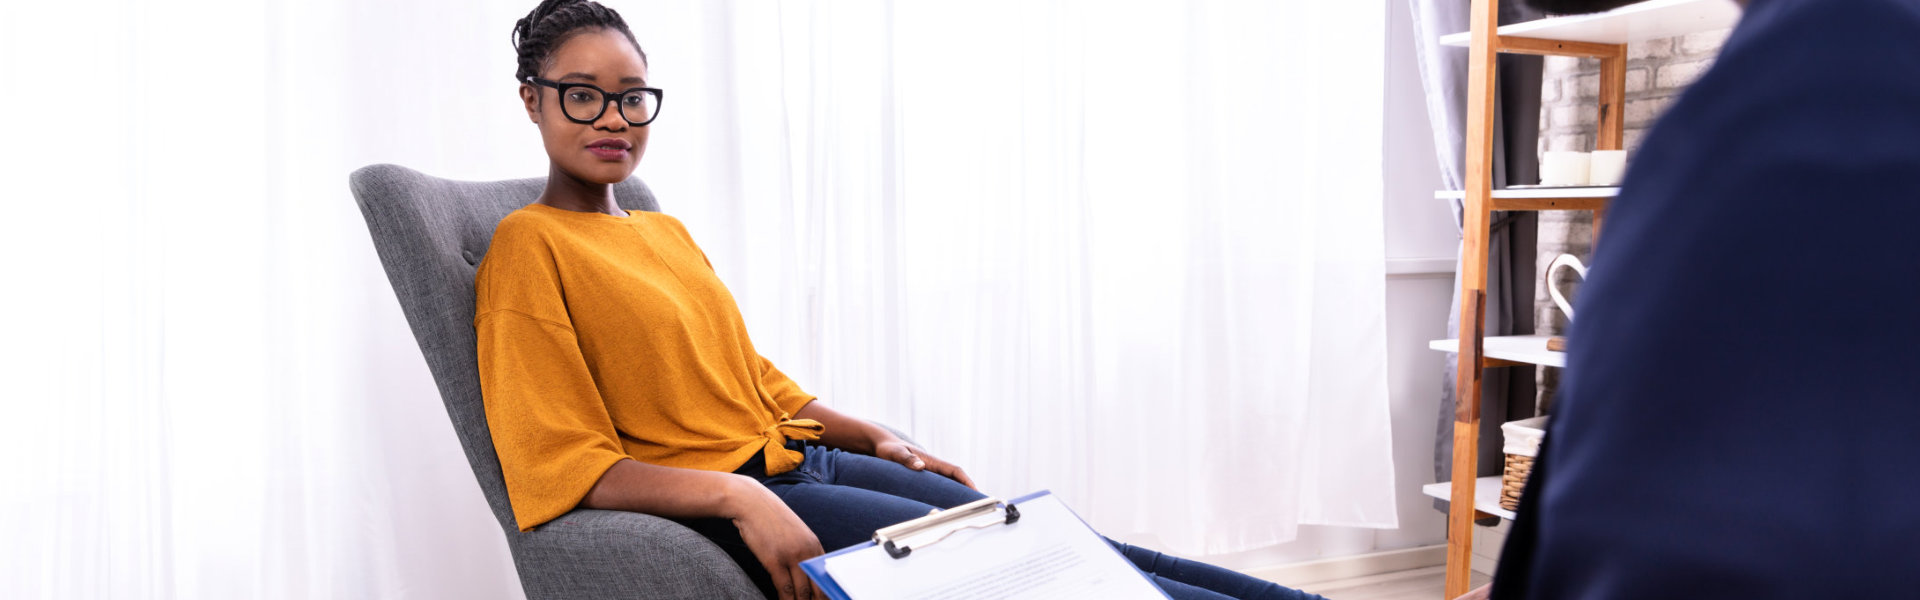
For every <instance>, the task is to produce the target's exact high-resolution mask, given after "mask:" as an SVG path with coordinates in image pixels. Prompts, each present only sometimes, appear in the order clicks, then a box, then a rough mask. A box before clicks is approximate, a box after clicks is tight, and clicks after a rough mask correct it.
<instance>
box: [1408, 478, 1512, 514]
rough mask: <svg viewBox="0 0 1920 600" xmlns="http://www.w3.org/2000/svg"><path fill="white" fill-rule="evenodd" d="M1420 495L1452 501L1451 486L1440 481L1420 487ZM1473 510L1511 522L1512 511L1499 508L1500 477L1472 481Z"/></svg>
mask: <svg viewBox="0 0 1920 600" xmlns="http://www.w3.org/2000/svg"><path fill="white" fill-rule="evenodd" d="M1420 493H1422V494H1426V495H1428V496H1433V497H1435V498H1439V499H1441V500H1446V501H1448V502H1452V501H1453V484H1452V483H1450V482H1446V481H1442V482H1440V483H1429V484H1426V485H1423V486H1420ZM1473 508H1474V510H1478V511H1480V512H1483V513H1487V514H1490V515H1495V516H1498V517H1500V518H1502V519H1506V520H1509V521H1511V520H1513V511H1510V510H1507V509H1504V508H1500V476H1499V475H1490V476H1487V477H1481V478H1479V479H1475V480H1473Z"/></svg>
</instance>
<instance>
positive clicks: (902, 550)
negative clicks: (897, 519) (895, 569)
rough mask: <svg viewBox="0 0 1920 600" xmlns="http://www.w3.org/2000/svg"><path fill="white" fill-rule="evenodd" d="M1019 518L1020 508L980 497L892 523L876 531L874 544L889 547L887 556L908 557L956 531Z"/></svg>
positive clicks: (1010, 523)
mask: <svg viewBox="0 0 1920 600" xmlns="http://www.w3.org/2000/svg"><path fill="white" fill-rule="evenodd" d="M1019 520H1020V509H1019V508H1017V507H1015V506H1014V505H1013V504H1012V503H1008V502H1001V501H1000V500H998V499H995V498H981V499H979V500H975V501H972V502H968V503H966V504H962V505H960V506H955V507H953V508H949V509H947V510H943V511H935V512H934V513H933V514H930V515H927V516H924V517H920V518H918V519H914V520H912V521H907V522H905V523H901V524H899V525H890V526H887V527H883V528H881V529H880V530H879V531H875V532H873V543H875V544H879V545H880V547H882V548H885V549H886V550H887V556H891V557H893V558H895V559H901V558H906V556H907V555H908V554H912V553H913V549H914V548H925V547H927V546H930V545H933V543H934V542H938V541H940V540H943V539H946V538H947V536H949V535H952V534H953V533H954V532H956V531H960V530H963V529H979V528H982V527H988V526H992V525H1012V524H1014V522H1016V521H1019Z"/></svg>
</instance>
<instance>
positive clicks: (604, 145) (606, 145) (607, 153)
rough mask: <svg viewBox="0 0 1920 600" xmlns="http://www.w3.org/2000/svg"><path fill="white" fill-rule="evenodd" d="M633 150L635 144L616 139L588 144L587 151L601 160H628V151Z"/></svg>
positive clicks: (602, 139) (605, 139) (604, 139)
mask: <svg viewBox="0 0 1920 600" xmlns="http://www.w3.org/2000/svg"><path fill="white" fill-rule="evenodd" d="M632 148H633V144H631V143H628V142H627V141H626V140H622V139H616V138H601V139H597V140H594V141H593V142H592V143H589V144H587V151H588V152H592V153H593V155H594V156H596V157H599V158H600V160H626V158H627V151H628V150H630V149H632Z"/></svg>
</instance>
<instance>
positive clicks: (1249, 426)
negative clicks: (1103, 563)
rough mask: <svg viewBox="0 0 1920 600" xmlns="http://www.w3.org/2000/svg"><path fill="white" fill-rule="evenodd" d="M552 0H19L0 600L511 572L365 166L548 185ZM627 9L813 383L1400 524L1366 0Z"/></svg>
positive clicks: (1288, 531)
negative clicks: (540, 5)
mask: <svg viewBox="0 0 1920 600" xmlns="http://www.w3.org/2000/svg"><path fill="white" fill-rule="evenodd" d="M531 4H532V2H531V0H524V1H521V0H516V1H512V2H505V1H500V0H488V1H482V2H464V1H463V2H455V1H452V0H413V1H408V2H390V1H386V0H343V1H340V2H323V3H303V2H292V1H289V0H266V1H255V0H195V1H191V2H178V3H153V2H137V1H133V0H123V1H117V2H116V1H99V2H93V3H87V4H85V5H66V4H60V3H27V4H19V3H14V4H9V5H8V6H7V7H6V8H5V9H0V10H3V11H4V16H5V20H6V22H7V23H8V24H10V25H14V27H11V28H10V29H9V32H8V35H6V36H0V73H5V74H6V76H7V83H6V84H5V86H6V87H5V90H6V93H5V94H0V110H3V111H4V114H7V115H8V118H6V119H0V139H4V140H6V145H5V146H4V150H0V180H4V181H6V182H7V184H8V190H9V193H8V199H9V202H8V203H7V207H6V208H5V210H4V213H0V214H4V215H5V216H4V217H0V225H4V226H3V227H0V261H4V262H3V263H0V265H3V266H4V269H5V270H4V272H5V277H6V278H7V281H8V285H7V286H6V288H5V292H6V293H5V294H4V297H0V308H3V309H4V310H5V313H6V315H7V318H6V319H5V320H4V322H3V323H4V324H0V353H4V355H3V356H0V359H3V360H0V408H4V410H5V414H6V417H5V418H3V419H0V480H3V481H6V482H7V484H6V485H5V486H4V488H3V489H4V491H0V502H3V503H4V504H0V509H4V511H5V514H7V515H8V516H9V517H10V518H12V519H13V522H14V526H13V527H11V528H9V529H8V537H9V539H8V540H7V543H6V544H4V545H0V596H4V597H9V598H13V597H21V598H32V597H60V598H91V597H112V598H142V597H186V598H252V597H273V598H304V597H313V598H333V597H397V596H425V597H513V596H516V595H517V594H518V591H517V582H516V580H515V578H514V575H513V573H512V570H511V567H510V561H509V559H508V557H507V556H506V553H505V544H504V541H503V540H501V539H500V536H499V534H498V533H496V531H497V530H496V529H495V525H494V523H493V521H492V519H491V516H490V515H489V514H488V513H487V512H486V509H485V505H484V501H483V500H482V499H481V497H480V494H479V490H478V487H477V486H476V485H474V483H473V481H472V477H471V475H470V473H469V470H468V467H467V465H466V464H465V460H464V458H463V457H462V455H461V453H460V450H459V447H458V444H457V442H456V441H455V439H454V437H453V436H452V435H451V433H452V432H451V428H450V427H449V426H448V423H447V421H446V416H445V412H444V410H443V409H442V408H441V405H440V401H439V399H438V397H437V395H436V392H435V391H434V388H433V386H432V382H431V380H430V379H429V377H428V375H427V372H426V369H425V365H424V363H423V362H422V361H421V359H420V358H419V354H418V350H417V349H416V348H415V346H414V343H413V340H412V338H411V335H410V334H409V333H408V331H407V328H406V325H405V323H404V321H403V320H402V319H401V317H400V314H399V311H398V307H397V305H396V304H395V302H394V300H393V296H392V294H391V291H390V289H389V288H388V286H387V284H386V280H385V275H384V274H383V273H382V272H381V271H380V270H379V267H378V262H377V260H376V259H375V257H374V255H373V252H372V248H371V245H370V244H369V243H368V239H367V237H366V232H365V229H364V226H363V225H362V223H361V221H360V217H359V214H358V213H357V211H356V210H355V209H354V208H353V206H352V203H351V200H350V197H349V195H348V192H347V190H346V185H345V181H346V174H347V173H348V172H349V171H351V170H352V169H353V168H355V167H358V166H361V165H364V164H368V163H374V162H398V163H402V164H406V165H408V166H412V167H415V168H419V169H422V170H426V171H428V172H431V173H434V174H438V175H443V176H450V177H460V178H467V179H500V178H507V177H522V176H533V175H541V174H544V172H545V162H544V157H543V155H542V154H541V151H540V148H539V144H538V141H537V138H536V137H535V135H534V133H533V130H532V128H531V126H529V125H527V124H526V123H525V122H524V117H523V116H522V115H521V114H520V113H519V111H518V108H517V106H516V101H515V99H514V96H513V86H512V83H511V81H510V76H509V74H510V73H511V71H512V68H513V67H512V64H513V63H512V56H511V49H510V47H509V46H508V44H507V31H508V30H509V29H510V27H511V24H512V23H513V21H514V20H515V19H517V18H519V17H520V16H522V15H524V14H525V12H526V11H527V10H528V9H529V8H530V7H531ZM610 4H611V5H613V6H615V7H616V8H618V9H620V10H621V11H622V12H623V13H624V14H626V15H627V17H628V19H629V20H630V21H631V22H632V23H633V25H634V27H635V30H636V33H638V34H639V36H640V38H641V40H642V42H643V43H645V44H646V45H647V47H648V51H649V53H650V54H651V55H652V57H653V61H654V63H655V64H654V65H653V68H654V73H655V79H657V80H659V82H660V84H661V85H662V86H663V87H666V88H668V89H669V90H670V92H669V96H670V99H669V101H668V102H667V104H666V112H665V113H664V116H663V117H662V119H661V121H660V122H659V124H658V125H657V128H658V129H657V131H656V132H655V136H654V141H653V146H652V147H651V148H650V151H649V152H648V156H647V158H646V162H645V164H643V166H642V167H641V171H640V175H641V176H642V177H645V178H647V179H648V181H649V182H650V183H652V184H653V185H654V187H655V189H656V191H657V192H658V193H659V195H660V197H661V199H662V202H663V204H664V206H665V207H666V208H667V210H669V211H671V212H673V213H675V214H678V215H680V216H682V217H683V218H684V219H686V220H687V221H688V222H689V224H690V225H691V226H692V227H693V230H694V232H695V235H696V236H697V237H698V239H699V240H700V241H701V242H702V243H703V244H704V245H705V246H706V248H707V250H708V253H709V254H710V255H711V256H712V257H713V260H714V262H715V263H716V265H717V266H718V267H719V269H720V270H721V272H722V275H723V276H724V277H725V278H726V279H727V280H728V282H729V283H730V285H731V286H732V287H733V288H734V290H735V292H736V293H737V295H738V296H739V297H740V298H741V301H742V303H743V306H744V309H745V311H746V312H747V316H748V320H749V322H750V323H751V324H752V325H751V326H752V327H753V330H754V333H755V337H756V339H757V341H758V342H759V343H760V345H761V346H762V348H763V349H764V351H765V353H767V354H768V355H769V356H770V357H772V358H773V359H774V360H775V361H776V362H777V363H779V364H780V365H782V367H783V368H785V369H786V370H787V371H788V372H789V373H790V374H792V375H794V376H795V377H796V378H797V379H798V380H800V381H801V382H802V383H803V384H804V385H805V386H807V387H808V388H809V389H810V390H811V391H813V392H815V393H818V394H821V395H822V396H824V397H826V398H827V399H828V400H829V401H831V402H833V403H834V404H835V405H837V406H840V407H843V408H845V409H847V410H850V411H853V412H857V413H861V414H865V415H869V416H872V417H874V418H877V419H880V420H883V421H887V422H889V423H893V424H896V425H899V426H901V427H903V428H907V429H910V430H912V431H913V432H914V433H915V435H917V436H918V437H920V438H921V439H922V441H924V442H926V443H927V444H928V445H929V446H931V447H933V448H934V449H936V450H937V451H938V452H940V453H941V454H943V455H946V456H948V457H949V458H952V459H954V460H956V461H959V462H960V463H961V464H963V465H965V466H967V467H968V468H969V470H970V471H971V472H973V473H974V474H975V475H976V476H977V478H978V479H979V480H980V481H981V482H982V483H983V485H984V486H985V487H986V488H987V489H988V490H989V491H991V492H995V493H1003V494H1014V493H1021V492H1025V491H1029V490H1032V489H1038V488H1051V489H1053V490H1055V491H1056V492H1057V493H1060V494H1062V495H1063V496H1065V497H1066V498H1067V499H1068V500H1069V501H1070V502H1071V503H1072V504H1073V506H1074V507H1075V508H1076V509H1077V510H1080V511H1081V512H1082V513H1083V514H1084V515H1086V516H1087V517H1088V518H1090V519H1091V520H1092V521H1093V523H1094V524H1095V525H1096V526H1097V527H1099V528H1101V529H1102V530H1103V531H1105V532H1107V533H1110V534H1114V535H1116V536H1120V537H1127V538H1130V539H1143V540H1146V539H1151V538H1158V539H1159V540H1161V541H1162V542H1164V543H1165V544H1166V545H1167V546H1169V547H1170V548H1172V549H1177V550H1182V551H1185V552H1188V553H1194V554H1206V553H1213V552H1224V551H1231V550H1237V549H1246V548H1254V547H1259V546H1262V545H1270V544H1273V543H1276V542H1281V541H1284V540H1288V539H1291V538H1293V537H1294V535H1295V531H1296V528H1297V527H1298V526H1300V525H1309V524H1326V525H1340V526H1356V527H1390V526H1392V525H1393V520H1394V516H1393V515H1394V513H1393V493H1394V490H1393V489H1392V488H1391V481H1392V477H1391V466H1390V462H1389V439H1388V432H1387V427H1388V421H1387V417H1386V406H1387V405H1386V398H1385V395H1386V391H1385V383H1384V379H1385V376H1384V372H1385V371H1384V369H1385V364H1384V363H1385V355H1384V341H1383V337H1382V334H1381V329H1382V323H1383V320H1382V316H1381V312H1382V310H1381V306H1382V299H1381V294H1382V290H1381V285H1382V280H1383V278H1382V276H1381V275H1382V274H1381V272H1380V271H1381V265H1382V260H1381V252H1382V244H1381V240H1380V235H1381V234H1380V231H1381V217H1380V214H1379V211H1380V170H1379V161H1380V152H1379V150H1380V148H1379V145H1380V130H1379V122H1380V93H1381V80H1382V69H1381V66H1380V65H1381V56H1380V54H1381V48H1382V47H1383V45H1384V42H1383V41H1382V38H1381V36H1382V35H1383V34H1384V30H1385V26H1384V20H1385V19H1384V16H1383V15H1382V14H1381V13H1382V11H1383V10H1384V6H1383V5H1380V6H1348V5H1347V4H1348V3H1324V2H1316V3H1272V2H1247V3H1231V2H1218V3H1193V4H1191V5H1189V4H1188V3H1182V2H1172V1H1154V2H1128V3H1107V2H1017V3H1016V2H986V3H950V4H949V3H922V2H814V3H763V2H740V3H709V2H645V3H643V2H612V3H610ZM1304 552H1305V553H1306V554H1313V553H1314V551H1313V550H1311V549H1309V550H1306V551H1304Z"/></svg>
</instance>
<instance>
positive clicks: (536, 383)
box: [473, 217, 628, 531]
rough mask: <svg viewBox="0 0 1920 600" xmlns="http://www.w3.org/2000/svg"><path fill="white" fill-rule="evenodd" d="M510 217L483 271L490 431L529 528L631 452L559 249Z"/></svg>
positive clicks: (483, 371)
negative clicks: (598, 378)
mask: <svg viewBox="0 0 1920 600" xmlns="http://www.w3.org/2000/svg"><path fill="white" fill-rule="evenodd" d="M521 225H522V224H520V223H516V222H515V221H514V219H513V218H511V217H509V218H508V219H507V220H505V221H502V222H501V224H500V227H499V228H498V230H497V231H496V233H495V234H494V239H493V247H492V249H491V250H490V251H489V252H488V253H487V258H486V260H485V261H484V262H483V263H482V264H481V265H480V270H479V273H478V274H477V276H476V277H475V278H474V292H475V305H474V312H475V317H474V321H473V326H474V333H475V334H476V337H477V338H478V340H477V341H478V343H477V346H478V347H477V348H476V349H477V350H478V352H479V363H480V364H479V366H480V392H481V396H482V400H483V402H484V403H485V406H486V414H487V429H488V430H489V431H491V432H492V433H493V449H494V452H495V453H497V454H498V455H499V457H500V471H501V474H502V475H504V476H505V478H506V483H507V498H508V500H509V501H510V503H511V504H512V505H513V517H514V520H515V521H516V522H517V524H518V525H519V527H520V530H521V531H530V530H532V529H533V528H534V527H536V526H538V525H540V524H542V523H546V522H547V521H551V520H553V519H554V518H555V517H559V516H560V515H563V514H566V513H567V511H570V510H573V509H574V507H576V506H578V505H579V504H580V500H581V499H583V498H585V497H586V496H587V492H588V491H589V490H592V489H593V486H594V484H596V483H598V482H599V481H600V476H601V475H604V474H606V471H607V469H608V468H609V467H612V466H613V464H614V463H615V462H619V461H620V459H623V458H628V456H627V453H626V452H625V451H624V448H623V447H622V446H621V444H620V437H619V433H618V430H617V429H616V428H615V426H614V422H613V418H612V417H611V416H610V412H609V411H608V409H607V405H606V399H604V398H602V397H601V395H600V388H599V386H597V385H596V384H595V382H594V378H593V370H592V369H591V368H590V367H589V366H588V360H587V358H586V356H584V355H583V353H582V351H581V348H580V341H579V339H578V336H577V335H576V331H575V329H574V326H573V324H572V321H571V319H570V318H569V315H568V312H567V302H566V298H565V295H564V293H563V291H562V285H561V277H560V273H559V271H558V268H557V267H556V261H555V257H554V250H553V248H552V247H551V245H550V243H549V241H548V240H547V238H546V237H544V236H543V235H541V234H540V233H539V232H538V231H537V230H535V229H532V228H528V227H523V226H521Z"/></svg>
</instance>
